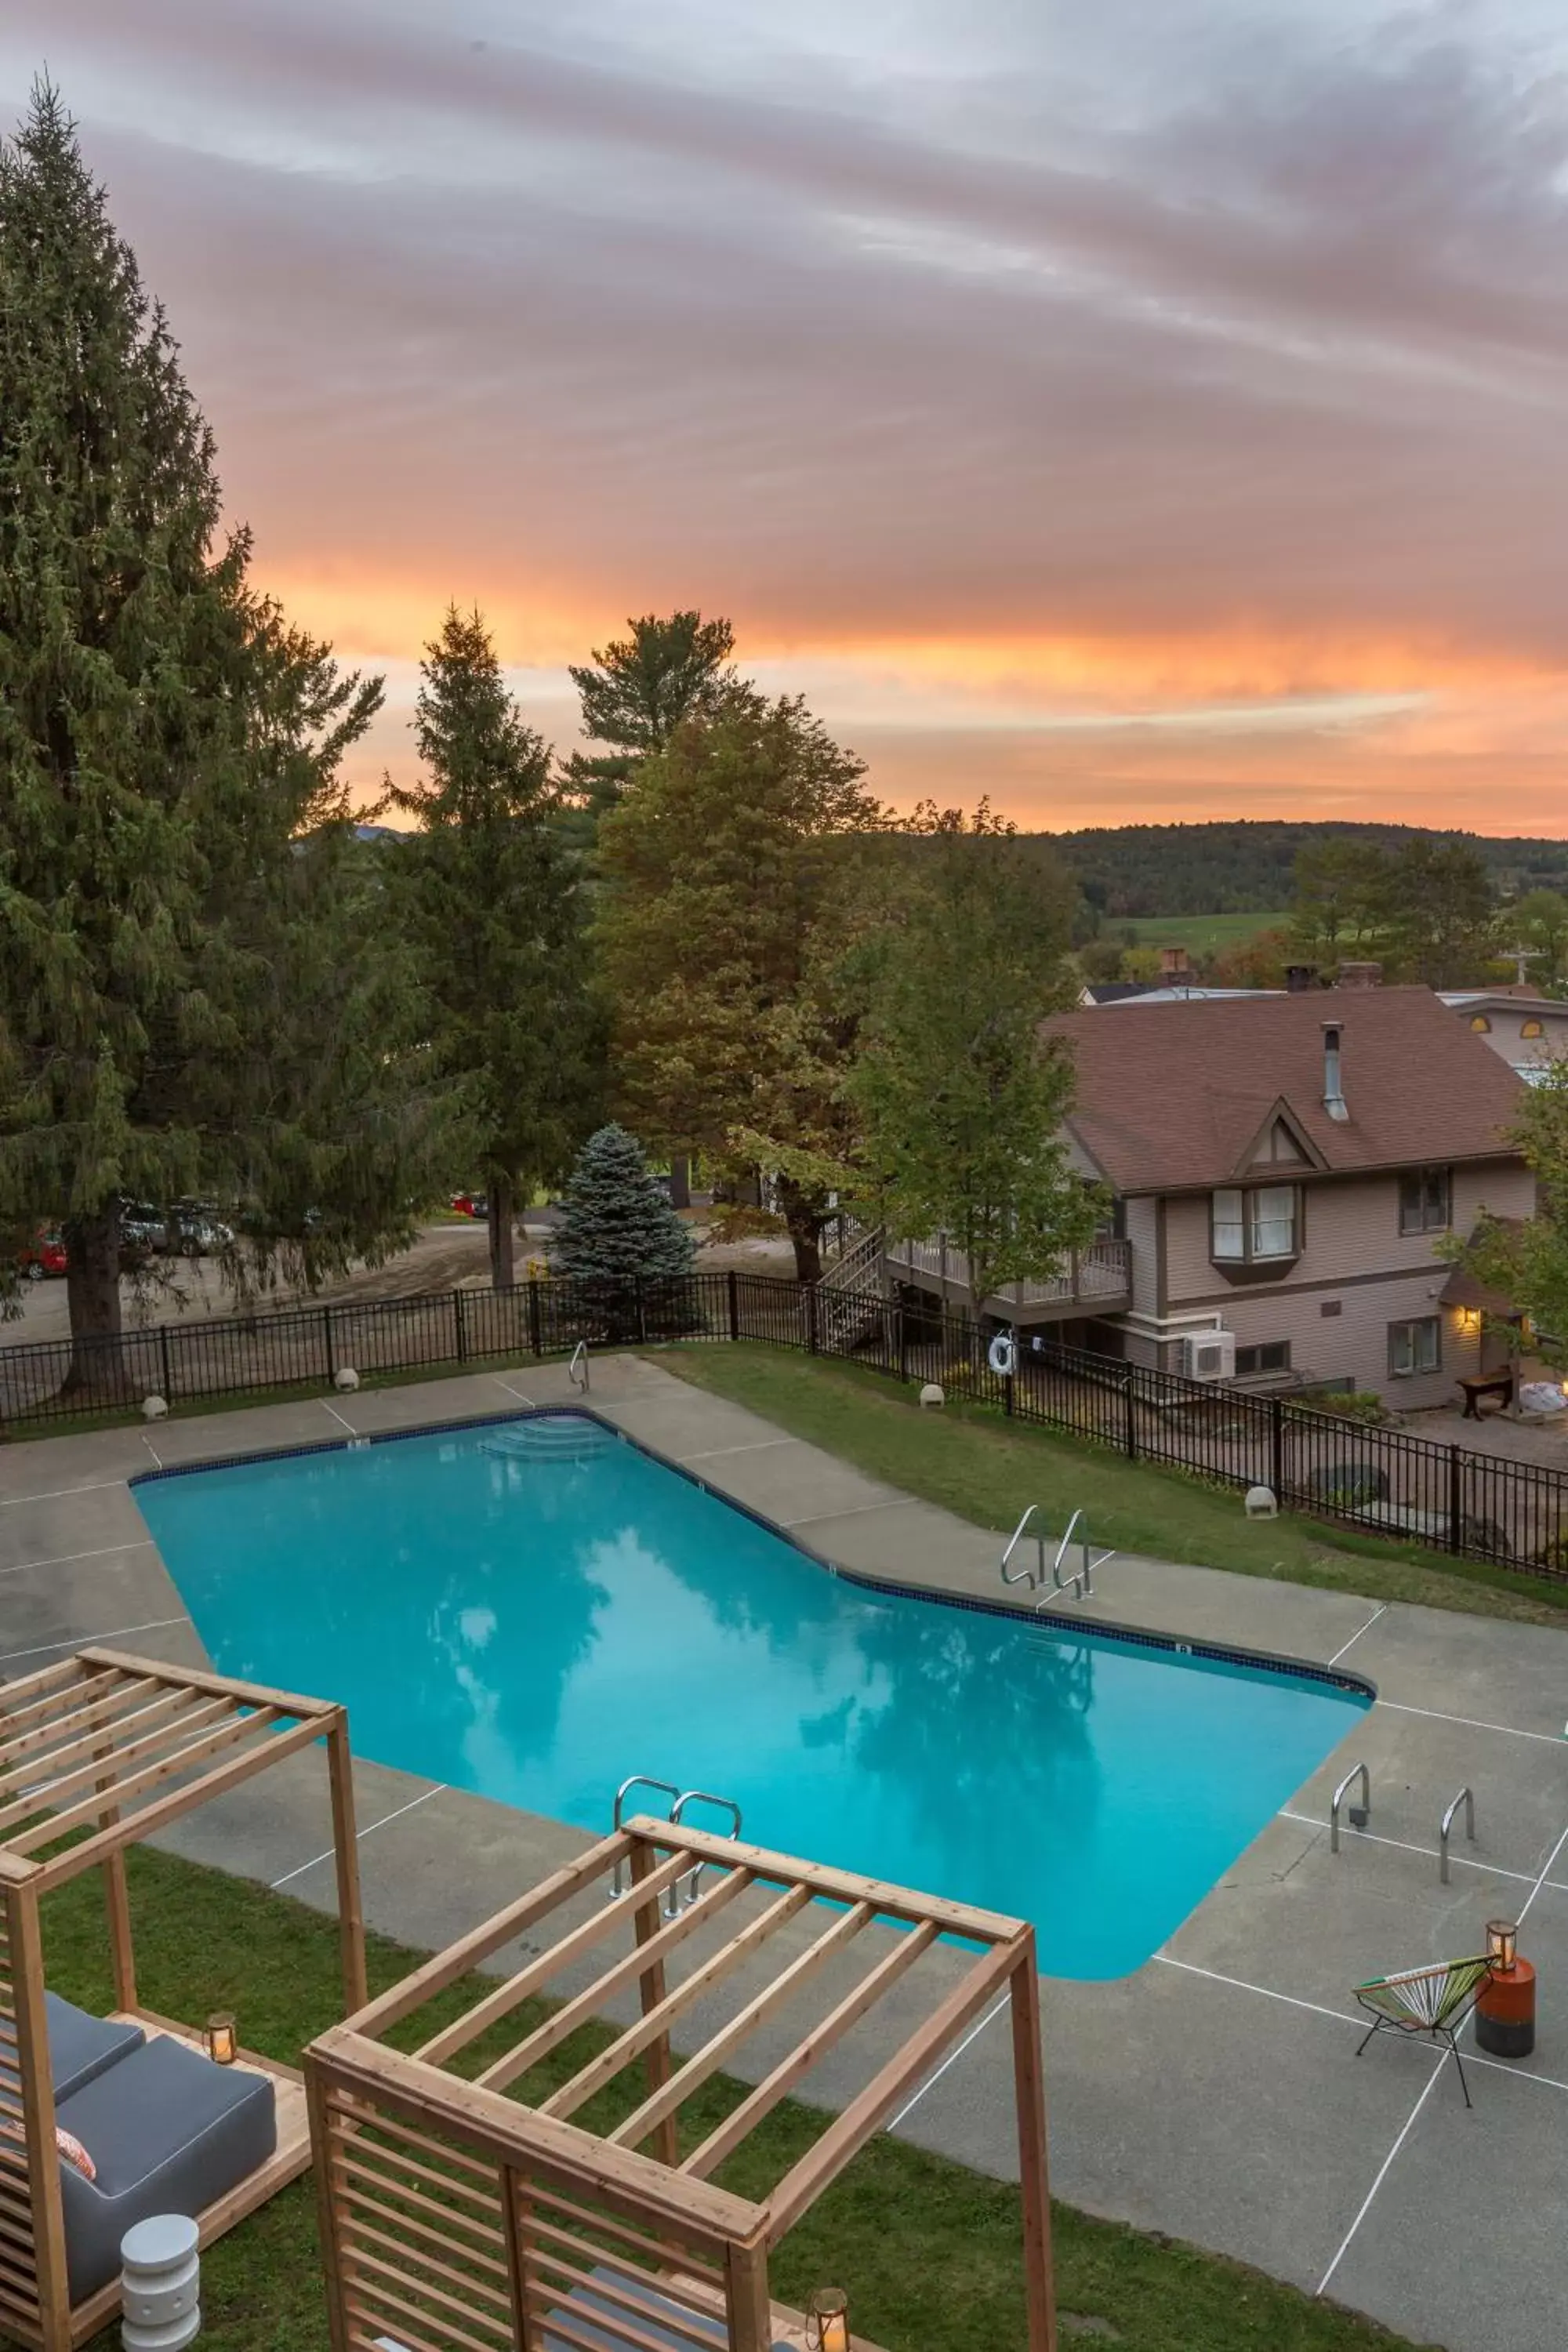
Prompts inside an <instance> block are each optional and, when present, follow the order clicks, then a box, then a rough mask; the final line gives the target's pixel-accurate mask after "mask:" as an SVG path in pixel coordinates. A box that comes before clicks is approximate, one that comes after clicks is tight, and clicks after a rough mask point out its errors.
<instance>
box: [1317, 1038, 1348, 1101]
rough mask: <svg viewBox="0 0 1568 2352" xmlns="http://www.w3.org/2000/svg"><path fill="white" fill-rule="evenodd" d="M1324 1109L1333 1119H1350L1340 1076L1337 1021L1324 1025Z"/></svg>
mask: <svg viewBox="0 0 1568 2352" xmlns="http://www.w3.org/2000/svg"><path fill="white" fill-rule="evenodd" d="M1323 1108H1324V1109H1325V1110H1326V1111H1327V1112H1328V1114H1329V1117H1330V1118H1339V1119H1347V1118H1349V1117H1350V1110H1349V1108H1348V1106H1347V1105H1346V1102H1345V1097H1344V1087H1343V1083H1342V1078H1341V1075H1340V1024H1339V1023H1338V1022H1337V1021H1325V1022H1324V1024H1323Z"/></svg>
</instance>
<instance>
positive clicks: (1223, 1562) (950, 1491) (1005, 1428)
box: [650, 1343, 1568, 1625]
mask: <svg viewBox="0 0 1568 2352" xmlns="http://www.w3.org/2000/svg"><path fill="white" fill-rule="evenodd" d="M650 1352H651V1351H650ZM658 1362H660V1363H661V1364H663V1365H664V1366H665V1367H666V1369H667V1370H670V1371H672V1372H678V1373H679V1375H680V1377H681V1379H682V1380H686V1381H690V1382H691V1383H692V1384H693V1386H694V1387H697V1388H702V1389H707V1390H709V1391H711V1392H712V1393H713V1394H714V1395H716V1396H724V1397H730V1398H731V1399H732V1400H733V1401H734V1402H735V1403H737V1404H742V1405H748V1406H750V1408H751V1409H752V1412H759V1413H762V1414H763V1415H764V1416H765V1417H766V1418H767V1419H768V1420H769V1421H773V1422H776V1423H778V1425H779V1427H780V1428H781V1429H787V1430H788V1431H790V1432H791V1433H792V1434H793V1435H794V1436H796V1437H805V1438H809V1439H810V1440H811V1442H812V1443H813V1444H816V1445H820V1446H823V1447H824V1448H825V1449H826V1451H827V1452H828V1453H830V1454H838V1455H840V1456H841V1457H842V1458H843V1459H844V1460H845V1461H847V1462H853V1463H854V1464H855V1465H856V1467H857V1468H858V1469H860V1470H864V1471H866V1472H867V1473H868V1475H870V1476H871V1477H875V1478H881V1479H885V1480H886V1481H887V1482H888V1484H889V1486H901V1487H903V1488H904V1489H905V1491H906V1492H907V1493H909V1494H911V1495H918V1496H921V1499H922V1500H924V1501H926V1502H928V1503H940V1504H941V1505H942V1507H943V1508H944V1509H947V1510H950V1511H954V1512H956V1513H957V1514H958V1516H959V1517H961V1518H965V1519H973V1521H974V1522H975V1524H976V1525H977V1526H979V1527H983V1528H997V1529H999V1530H1001V1529H1008V1530H1010V1529H1011V1528H1014V1527H1015V1526H1016V1524H1017V1521H1018V1519H1019V1517H1020V1516H1021V1514H1022V1513H1023V1511H1024V1510H1025V1508H1026V1507H1027V1505H1029V1504H1030V1503H1042V1504H1044V1506H1045V1507H1046V1512H1047V1521H1049V1522H1055V1523H1058V1524H1060V1523H1062V1522H1064V1521H1065V1518H1066V1516H1067V1514H1068V1512H1069V1511H1072V1510H1075V1509H1078V1508H1079V1507H1083V1508H1085V1509H1087V1511H1088V1513H1089V1525H1090V1527H1091V1528H1093V1530H1094V1534H1095V1538H1096V1540H1097V1541H1098V1542H1100V1543H1108V1544H1112V1545H1114V1546H1115V1548H1116V1549H1117V1550H1118V1551H1131V1552H1143V1553H1147V1554H1150V1555H1152V1557H1153V1558H1154V1559H1174V1560H1191V1561H1195V1562H1196V1563H1197V1564H1198V1565H1200V1566H1202V1567H1206V1568H1228V1569H1235V1570H1239V1571H1240V1572H1241V1573H1242V1574H1243V1575H1247V1576H1271V1577H1280V1578H1284V1579H1287V1580H1289V1581H1291V1582H1293V1583H1296V1584H1315V1585H1322V1586H1325V1587H1327V1588H1328V1589H1330V1590H1331V1591H1345V1592H1364V1593H1366V1594H1368V1595H1369V1596H1370V1598H1371V1599H1373V1601H1422V1602H1425V1603H1426V1605H1427V1606H1428V1607H1431V1608H1436V1609H1467V1610H1471V1611H1473V1612H1475V1613H1476V1614H1477V1615H1479V1616H1486V1617H1510V1618H1517V1619H1521V1620H1523V1621H1525V1622H1531V1623H1534V1624H1546V1625H1562V1624H1564V1623H1568V1586H1560V1585H1552V1584H1547V1583H1545V1582H1543V1581H1539V1580H1536V1579H1534V1578H1532V1577H1524V1576H1515V1575H1513V1574H1512V1573H1511V1572H1510V1570H1508V1569H1505V1568H1491V1567H1489V1566H1487V1565H1486V1564H1485V1563H1483V1562H1480V1561H1474V1560H1456V1559H1449V1558H1448V1557H1447V1555H1446V1554H1444V1553H1441V1552H1428V1551H1425V1550H1423V1549H1421V1548H1420V1547H1418V1546H1415V1545H1403V1544H1400V1545H1395V1544H1386V1543H1381V1542H1379V1541H1378V1540H1377V1538H1375V1537H1370V1536H1368V1537H1361V1536H1357V1535H1354V1534H1352V1533H1348V1532H1346V1533H1342V1532H1341V1531H1340V1530H1338V1529H1336V1530H1335V1533H1334V1536H1333V1538H1332V1539H1330V1538H1329V1537H1328V1536H1327V1535H1326V1534H1325V1532H1324V1530H1323V1529H1322V1528H1321V1527H1320V1526H1319V1525H1318V1523H1317V1522H1316V1521H1315V1520H1312V1519H1310V1518H1306V1517H1300V1516H1297V1515H1295V1514H1293V1513H1286V1514H1284V1515H1282V1516H1281V1517H1279V1518H1277V1519H1262V1520H1249V1519H1247V1518H1245V1517H1243V1516H1242V1507H1241V1496H1240V1495H1239V1494H1238V1492H1237V1490H1236V1489H1235V1488H1234V1487H1217V1486H1205V1485H1204V1484H1203V1483H1202V1482H1201V1481H1200V1480H1198V1479H1195V1478H1191V1477H1186V1476H1184V1475H1183V1474H1182V1473H1181V1472H1180V1471H1174V1470H1165V1469H1160V1468H1157V1467H1155V1466H1153V1465H1148V1464H1142V1463H1138V1464H1134V1463H1131V1462H1128V1461H1126V1460H1125V1459H1124V1458H1123V1456H1122V1455H1121V1454H1118V1453H1114V1452H1112V1451H1111V1450H1110V1448H1109V1447H1106V1446H1100V1445H1095V1444H1091V1443H1090V1442H1089V1440H1088V1439H1085V1438H1079V1437H1071V1436H1067V1435H1064V1434H1061V1433H1058V1432H1056V1431H1054V1430H1042V1429H1034V1428H1024V1427H1020V1426H1019V1425H1018V1423H1015V1422H1008V1421H1005V1420H1004V1419H1003V1417H1002V1415H1001V1414H1000V1413H999V1412H996V1411H995V1410H994V1408H991V1407H988V1406H984V1405H977V1404H973V1403H967V1402H963V1401H962V1400H960V1399H953V1400H952V1401H950V1402H948V1404H946V1405H945V1406H944V1407H943V1409H942V1412H940V1413H935V1412H921V1409H920V1407H919V1405H918V1404H917V1403H916V1402H915V1398H916V1391H915V1389H914V1388H913V1387H912V1386H911V1385H906V1384H900V1382H898V1381H892V1380H889V1379H888V1378H887V1377H886V1376H885V1375H883V1374H881V1373H878V1372H871V1371H866V1370H861V1369H860V1368H859V1367H858V1366H856V1365H850V1364H843V1363H836V1362H831V1361H826V1360H823V1359H822V1358H820V1357H818V1358H816V1359H813V1358H811V1357H808V1356H798V1355H794V1354H791V1353H789V1352H788V1351H786V1350H785V1349H770V1348H766V1347H761V1346H751V1345H747V1344H744V1343H742V1345H740V1346H736V1347H722V1348H714V1347H709V1348H701V1347H687V1348H679V1347H677V1348H670V1349H661V1350H659V1351H658Z"/></svg>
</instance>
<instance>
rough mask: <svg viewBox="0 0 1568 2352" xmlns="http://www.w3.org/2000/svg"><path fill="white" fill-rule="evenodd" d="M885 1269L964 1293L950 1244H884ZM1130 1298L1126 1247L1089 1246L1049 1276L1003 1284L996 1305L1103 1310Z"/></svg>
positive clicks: (960, 1256)
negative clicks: (886, 1261)
mask: <svg viewBox="0 0 1568 2352" xmlns="http://www.w3.org/2000/svg"><path fill="white" fill-rule="evenodd" d="M887 1259H888V1264H889V1265H890V1266H892V1267H893V1268H894V1269H895V1270H896V1271H898V1272H900V1273H903V1272H908V1273H909V1274H910V1275H914V1276H919V1277H920V1278H921V1281H922V1282H928V1283H929V1282H935V1283H939V1284H940V1283H942V1282H949V1283H951V1284H952V1286H953V1287H954V1289H956V1290H967V1289H968V1287H969V1260H968V1258H967V1257H966V1256H965V1255H964V1253H963V1250H961V1249H957V1248H955V1247H954V1246H953V1244H952V1243H951V1242H949V1243H947V1244H943V1243H942V1242H940V1241H936V1242H914V1241H889V1243H888V1244H887ZM1131 1295H1132V1248H1131V1243H1129V1242H1123V1241H1110V1240H1107V1241H1100V1242H1091V1243H1090V1244H1089V1248H1088V1249H1085V1250H1075V1251H1073V1252H1072V1254H1071V1255H1070V1256H1069V1257H1068V1258H1065V1259H1064V1260H1063V1262H1062V1264H1061V1265H1060V1266H1058V1269H1057V1271H1056V1272H1055V1273H1054V1274H1050V1275H1047V1276H1043V1277H1042V1278H1040V1279H1037V1280H1034V1281H1028V1282H1022V1283H1013V1282H1009V1283H1005V1284H1004V1286H1003V1287H1002V1289H1001V1290H1000V1292H999V1293H998V1294H997V1297H998V1300H999V1303H1001V1304H1004V1305H1006V1306H1009V1307H1019V1308H1024V1307H1106V1306H1109V1305H1110V1304H1111V1303H1112V1302H1113V1301H1116V1300H1126V1299H1128V1298H1130V1297H1131Z"/></svg>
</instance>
